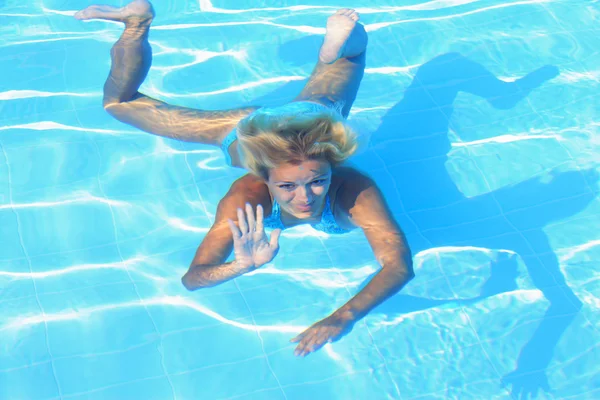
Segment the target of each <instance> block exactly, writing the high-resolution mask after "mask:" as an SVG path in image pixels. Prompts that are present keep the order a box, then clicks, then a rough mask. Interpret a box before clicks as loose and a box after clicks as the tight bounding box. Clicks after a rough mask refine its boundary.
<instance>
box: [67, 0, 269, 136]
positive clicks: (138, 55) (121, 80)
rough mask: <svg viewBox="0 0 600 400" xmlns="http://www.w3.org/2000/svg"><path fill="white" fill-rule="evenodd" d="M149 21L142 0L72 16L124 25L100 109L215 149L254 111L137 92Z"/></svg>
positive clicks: (147, 59)
mask: <svg viewBox="0 0 600 400" xmlns="http://www.w3.org/2000/svg"><path fill="white" fill-rule="evenodd" d="M153 17H154V11H153V9H152V5H151V4H150V3H149V2H148V1H147V0H134V1H132V2H131V3H129V4H128V5H127V6H125V7H122V8H116V7H110V6H91V7H88V8H86V9H85V10H83V11H80V12H78V13H77V14H75V18H77V19H106V20H111V21H120V22H123V23H125V31H124V32H123V34H122V35H121V37H120V38H119V40H118V41H117V43H115V45H114V46H113V48H112V50H111V59H112V66H111V69H110V74H109V76H108V79H107V80H106V83H105V85H104V108H105V109H106V111H107V112H108V113H109V114H110V115H112V116H113V117H115V118H116V119H118V120H119V121H121V122H123V123H126V124H128V125H132V126H134V127H136V128H138V129H141V130H143V131H146V132H149V133H152V134H155V135H160V136H164V137H169V138H173V139H179V140H183V141H189V142H198V143H204V144H210V145H216V146H219V145H220V144H221V142H222V140H223V139H224V138H225V136H227V134H228V133H229V132H230V131H231V130H232V129H233V128H235V126H236V125H237V123H238V121H239V120H240V119H242V118H244V117H245V116H247V115H248V114H250V113H251V112H252V111H254V110H256V109H257V108H256V107H246V108H241V109H236V110H229V111H202V110H195V109H191V108H185V107H177V106H172V105H169V104H166V103H164V102H162V101H158V100H155V99H152V98H150V97H148V96H146V95H144V94H142V93H140V92H138V88H139V87H140V85H141V84H142V82H143V81H144V79H145V78H146V75H147V74H148V70H149V69H150V65H151V64H152V50H151V47H150V44H149V43H148V33H149V29H150V24H151V22H152V18H153Z"/></svg>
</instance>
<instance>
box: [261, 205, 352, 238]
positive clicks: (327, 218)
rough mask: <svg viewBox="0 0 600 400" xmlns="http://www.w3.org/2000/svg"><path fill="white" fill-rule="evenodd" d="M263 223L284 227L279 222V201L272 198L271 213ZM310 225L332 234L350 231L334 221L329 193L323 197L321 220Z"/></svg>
mask: <svg viewBox="0 0 600 400" xmlns="http://www.w3.org/2000/svg"><path fill="white" fill-rule="evenodd" d="M263 224H264V226H265V228H272V229H281V230H283V229H285V227H284V226H283V222H281V209H280V208H279V203H277V201H276V200H275V199H273V207H272V208H271V215H269V216H268V217H266V218H265V219H264V220H263ZM311 226H312V227H313V228H315V229H316V230H318V231H321V232H325V233H329V234H334V235H335V234H341V233H347V232H350V229H344V228H341V227H340V226H339V225H338V224H337V222H335V217H334V216H333V212H332V211H331V206H330V204H329V195H327V197H326V199H325V207H324V208H323V214H321V221H320V222H318V223H316V224H314V225H313V224H311Z"/></svg>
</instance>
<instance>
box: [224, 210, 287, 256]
mask: <svg viewBox="0 0 600 400" xmlns="http://www.w3.org/2000/svg"><path fill="white" fill-rule="evenodd" d="M237 216H238V226H236V224H235V223H234V222H233V221H232V220H228V222H229V227H230V228H231V233H232V234H233V252H234V254H235V260H236V261H237V262H238V263H239V264H241V265H244V266H247V267H250V268H259V267H261V266H263V265H264V264H266V263H268V262H270V261H271V260H273V258H275V256H276V255H277V252H278V251H279V235H280V234H281V229H275V230H273V232H272V233H271V238H270V239H269V238H268V237H267V235H266V234H265V229H264V226H263V218H264V217H263V208H262V206H261V205H260V204H259V205H258V206H257V207H256V217H255V216H254V210H253V209H252V206H251V205H250V204H246V213H244V210H242V209H241V208H238V210H237Z"/></svg>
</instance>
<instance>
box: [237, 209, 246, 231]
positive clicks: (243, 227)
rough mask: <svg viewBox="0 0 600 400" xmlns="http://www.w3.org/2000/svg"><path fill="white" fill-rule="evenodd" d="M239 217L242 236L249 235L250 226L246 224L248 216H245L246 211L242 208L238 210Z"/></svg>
mask: <svg viewBox="0 0 600 400" xmlns="http://www.w3.org/2000/svg"><path fill="white" fill-rule="evenodd" d="M237 216H238V225H239V226H240V232H241V233H242V235H245V234H246V233H248V224H247V223H246V215H245V214H244V210H242V209H241V208H238V209H237Z"/></svg>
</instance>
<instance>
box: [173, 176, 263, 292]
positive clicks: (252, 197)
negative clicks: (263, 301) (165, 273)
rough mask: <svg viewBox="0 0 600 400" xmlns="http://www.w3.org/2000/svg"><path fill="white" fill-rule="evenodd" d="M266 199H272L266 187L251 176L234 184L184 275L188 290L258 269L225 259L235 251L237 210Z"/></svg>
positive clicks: (217, 283)
mask: <svg viewBox="0 0 600 400" xmlns="http://www.w3.org/2000/svg"><path fill="white" fill-rule="evenodd" d="M265 198H269V195H268V190H267V189H266V186H265V185H264V183H262V182H261V181H260V180H258V178H255V177H253V176H251V175H245V176H243V177H242V178H240V179H238V180H237V181H236V182H235V183H234V184H233V185H232V186H231V189H230V190H229V192H228V193H227V194H226V195H225V197H223V199H222V200H221V201H220V202H219V206H218V207H217V215H216V217H215V221H216V222H215V224H214V225H213V226H212V227H211V228H210V230H209V231H208V233H207V234H206V236H205V237H204V239H203V240H202V243H200V246H199V247H198V250H197V251H196V255H195V256H194V259H193V260H192V263H191V265H190V267H189V269H188V271H187V272H186V273H185V275H184V276H183V277H182V278H181V283H183V286H185V288H186V289H188V290H196V289H200V288H207V287H211V286H216V285H219V284H221V283H224V282H227V281H229V280H231V279H234V278H237V277H238V276H240V275H243V274H245V273H247V272H250V271H252V270H253V269H254V266H251V265H245V264H243V263H240V262H238V261H237V260H234V261H232V262H225V261H226V260H227V257H229V255H230V254H231V252H232V250H233V235H232V233H231V228H230V227H229V224H228V222H227V220H228V219H231V220H232V221H237V209H238V208H243V207H244V204H245V203H246V202H248V203H250V204H252V205H253V207H256V205H257V204H259V203H262V202H264V200H265ZM236 223H238V222H236Z"/></svg>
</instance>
